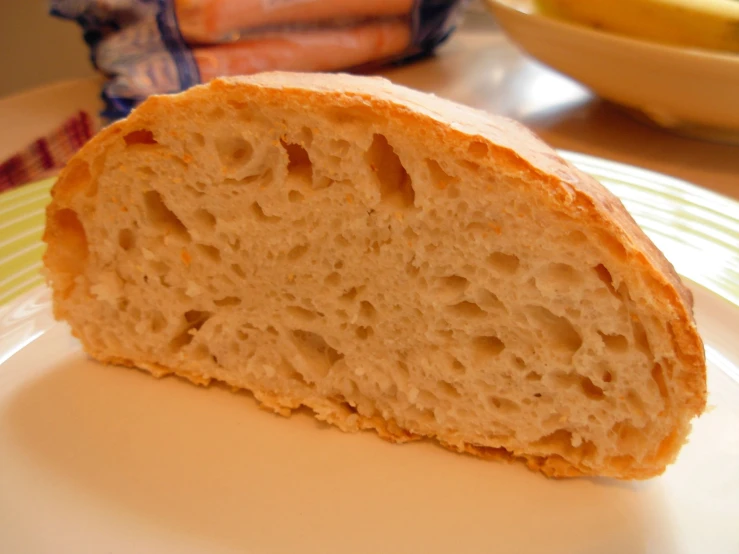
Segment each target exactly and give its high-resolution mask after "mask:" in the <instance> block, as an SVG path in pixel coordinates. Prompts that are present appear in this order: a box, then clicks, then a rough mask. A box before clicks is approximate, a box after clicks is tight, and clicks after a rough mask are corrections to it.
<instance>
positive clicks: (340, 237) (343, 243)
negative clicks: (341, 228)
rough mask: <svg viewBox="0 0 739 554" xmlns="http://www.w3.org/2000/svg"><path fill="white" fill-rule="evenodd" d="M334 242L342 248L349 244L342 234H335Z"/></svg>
mask: <svg viewBox="0 0 739 554" xmlns="http://www.w3.org/2000/svg"><path fill="white" fill-rule="evenodd" d="M334 242H335V243H336V244H337V245H338V246H341V247H342V248H347V247H348V246H349V244H350V243H349V241H348V240H347V239H346V237H345V236H344V235H336V236H335V237H334Z"/></svg>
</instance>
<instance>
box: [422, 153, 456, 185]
mask: <svg viewBox="0 0 739 554" xmlns="http://www.w3.org/2000/svg"><path fill="white" fill-rule="evenodd" d="M426 167H427V168H428V170H429V177H430V178H431V184H432V185H433V186H434V187H436V188H437V189H441V190H444V189H446V188H447V187H448V186H449V185H451V184H452V183H454V182H456V181H457V180H458V179H456V178H454V177H452V176H451V175H449V174H448V173H447V172H446V171H444V169H443V168H442V167H441V165H439V162H437V161H436V160H430V159H426Z"/></svg>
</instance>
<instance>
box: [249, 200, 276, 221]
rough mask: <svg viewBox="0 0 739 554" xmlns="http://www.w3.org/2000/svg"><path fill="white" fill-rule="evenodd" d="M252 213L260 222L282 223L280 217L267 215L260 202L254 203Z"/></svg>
mask: <svg viewBox="0 0 739 554" xmlns="http://www.w3.org/2000/svg"><path fill="white" fill-rule="evenodd" d="M251 213H252V214H254V217H256V218H257V220H258V221H261V222H264V223H277V222H278V221H280V218H279V217H278V216H275V215H267V214H265V213H264V210H263V209H262V206H261V205H260V204H259V202H252V205H251Z"/></svg>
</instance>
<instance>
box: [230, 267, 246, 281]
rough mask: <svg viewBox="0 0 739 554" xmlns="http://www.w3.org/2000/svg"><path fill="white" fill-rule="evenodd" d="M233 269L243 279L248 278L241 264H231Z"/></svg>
mask: <svg viewBox="0 0 739 554" xmlns="http://www.w3.org/2000/svg"><path fill="white" fill-rule="evenodd" d="M231 271H233V272H234V273H235V274H236V275H237V276H239V277H241V278H242V279H244V278H246V272H244V270H243V269H242V268H241V266H240V265H239V264H231Z"/></svg>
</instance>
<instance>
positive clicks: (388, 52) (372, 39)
mask: <svg viewBox="0 0 739 554" xmlns="http://www.w3.org/2000/svg"><path fill="white" fill-rule="evenodd" d="M409 43H410V28H409V26H408V24H407V22H405V21H402V20H392V21H383V22H374V23H364V24H361V25H356V26H354V27H347V28H341V29H324V30H320V31H319V30H316V31H290V32H284V33H278V34H271V35H267V36H263V37H262V38H254V39H250V40H244V41H239V42H233V43H228V44H219V45H214V46H203V47H197V48H194V49H193V55H194V56H195V60H196V62H197V64H198V68H199V69H200V77H201V80H202V81H203V82H207V81H209V80H211V79H213V78H215V77H220V76H225V75H241V74H249V73H256V72H258V71H269V70H277V69H279V70H292V71H331V70H337V69H344V68H349V67H353V66H357V65H361V64H363V63H367V62H370V61H375V60H382V59H385V58H388V57H391V56H393V55H396V54H399V53H400V52H402V51H403V50H405V49H406V48H407V47H408V45H409Z"/></svg>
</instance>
